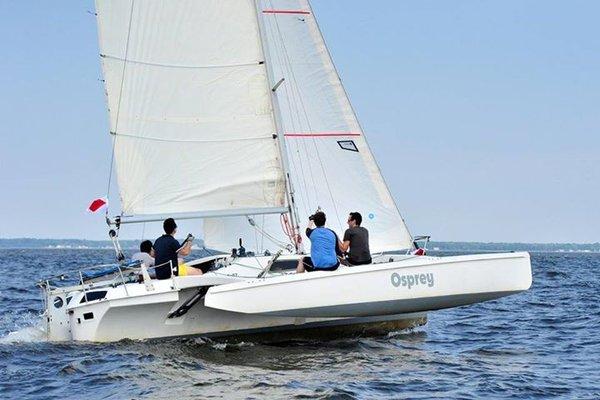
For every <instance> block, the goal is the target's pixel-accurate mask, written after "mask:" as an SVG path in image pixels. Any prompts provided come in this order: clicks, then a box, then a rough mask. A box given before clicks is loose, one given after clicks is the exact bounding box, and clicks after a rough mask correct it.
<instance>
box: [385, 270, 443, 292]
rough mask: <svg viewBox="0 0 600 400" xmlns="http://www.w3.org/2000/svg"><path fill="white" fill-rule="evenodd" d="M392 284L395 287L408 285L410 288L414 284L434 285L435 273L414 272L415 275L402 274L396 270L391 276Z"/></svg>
mask: <svg viewBox="0 0 600 400" xmlns="http://www.w3.org/2000/svg"><path fill="white" fill-rule="evenodd" d="M391 278H392V285H394V286H395V287H400V286H408V288H409V289H410V288H412V287H413V286H418V285H419V284H421V285H427V286H429V287H432V286H433V285H434V284H435V282H434V280H433V274H431V273H428V274H414V275H400V274H398V273H397V272H394V273H393V274H392V276H391Z"/></svg>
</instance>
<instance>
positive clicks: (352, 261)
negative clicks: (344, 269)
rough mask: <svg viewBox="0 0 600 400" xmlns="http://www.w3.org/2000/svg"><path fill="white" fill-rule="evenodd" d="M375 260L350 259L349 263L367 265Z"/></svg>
mask: <svg viewBox="0 0 600 400" xmlns="http://www.w3.org/2000/svg"><path fill="white" fill-rule="evenodd" d="M372 262H373V260H372V259H371V258H369V259H368V260H367V261H354V260H351V259H348V264H349V265H351V266H352V265H367V264H371V263H372Z"/></svg>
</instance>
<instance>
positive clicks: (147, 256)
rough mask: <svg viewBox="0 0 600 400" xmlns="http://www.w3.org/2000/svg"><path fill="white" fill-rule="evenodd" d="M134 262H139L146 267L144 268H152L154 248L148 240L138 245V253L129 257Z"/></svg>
mask: <svg viewBox="0 0 600 400" xmlns="http://www.w3.org/2000/svg"><path fill="white" fill-rule="evenodd" d="M131 259H132V260H134V261H141V262H143V263H144V265H146V268H150V267H154V248H153V247H152V242H151V241H150V240H144V241H143V242H142V243H140V251H139V253H135V254H134V255H133V256H131Z"/></svg>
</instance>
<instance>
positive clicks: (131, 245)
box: [0, 238, 600, 253]
mask: <svg viewBox="0 0 600 400" xmlns="http://www.w3.org/2000/svg"><path fill="white" fill-rule="evenodd" d="M120 243H121V246H122V247H123V249H136V248H138V246H139V240H129V239H128V240H121V241H120ZM195 245H196V246H197V247H198V248H202V247H204V242H203V241H202V240H201V239H196V242H195ZM196 246H195V247H196ZM232 247H234V246H232ZM112 248H113V246H112V243H111V242H110V241H109V240H84V239H33V238H13V239H0V249H69V250H77V249H81V250H88V249H92V250H93V249H98V250H100V249H112ZM428 248H429V250H432V251H465V252H467V251H468V252H472V251H484V252H485V251H530V252H557V253H598V252H600V243H502V242H498V243H494V242H444V241H432V242H430V243H429V246H428Z"/></svg>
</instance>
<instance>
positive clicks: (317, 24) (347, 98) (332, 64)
mask: <svg viewBox="0 0 600 400" xmlns="http://www.w3.org/2000/svg"><path fill="white" fill-rule="evenodd" d="M306 6H307V9H308V11H310V13H311V14H312V16H313V20H314V21H315V27H316V28H317V32H318V34H319V36H320V37H321V38H323V32H322V31H321V27H320V26H319V22H318V21H317V18H316V16H315V14H314V12H313V9H312V6H311V5H310V0H306ZM323 46H324V47H325V51H326V52H327V55H328V57H329V60H330V62H331V66H332V67H333V71H334V73H335V76H336V78H337V80H338V82H339V85H340V88H341V90H342V93H343V94H344V96H345V97H346V100H347V102H348V105H349V106H350V110H351V111H352V115H353V116H354V120H355V122H356V125H358V128H359V129H360V131H361V132H362V133H363V138H364V143H365V145H366V147H367V149H368V150H369V153H370V155H371V159H372V160H373V163H374V164H375V167H376V168H377V171H378V172H379V177H380V179H381V180H382V182H383V185H384V187H385V190H386V191H387V193H388V196H389V197H390V199H391V200H392V203H393V204H394V207H395V208H396V212H397V213H398V215H399V216H400V219H401V220H402V223H403V224H404V229H405V230H406V232H407V233H408V236H409V237H410V241H411V242H412V241H413V239H412V234H411V233H410V232H409V231H408V227H407V226H406V221H404V217H402V213H400V209H399V208H398V204H397V203H396V200H394V197H393V196H392V192H391V191H390V187H389V186H388V184H387V182H386V180H385V177H384V176H383V173H382V172H381V168H380V167H379V163H378V162H377V160H376V159H375V157H374V156H373V151H371V147H370V146H369V142H368V141H367V138H366V136H365V135H364V132H365V131H364V130H363V129H362V126H361V124H360V121H359V120H358V116H357V114H356V110H355V109H354V106H353V105H352V102H351V101H350V97H349V96H348V92H347V91H346V88H345V87H344V85H343V84H342V78H341V77H340V74H339V72H338V70H337V68H336V66H335V64H334V63H333V57H332V56H331V52H330V51H329V47H327V43H325V39H323Z"/></svg>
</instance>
